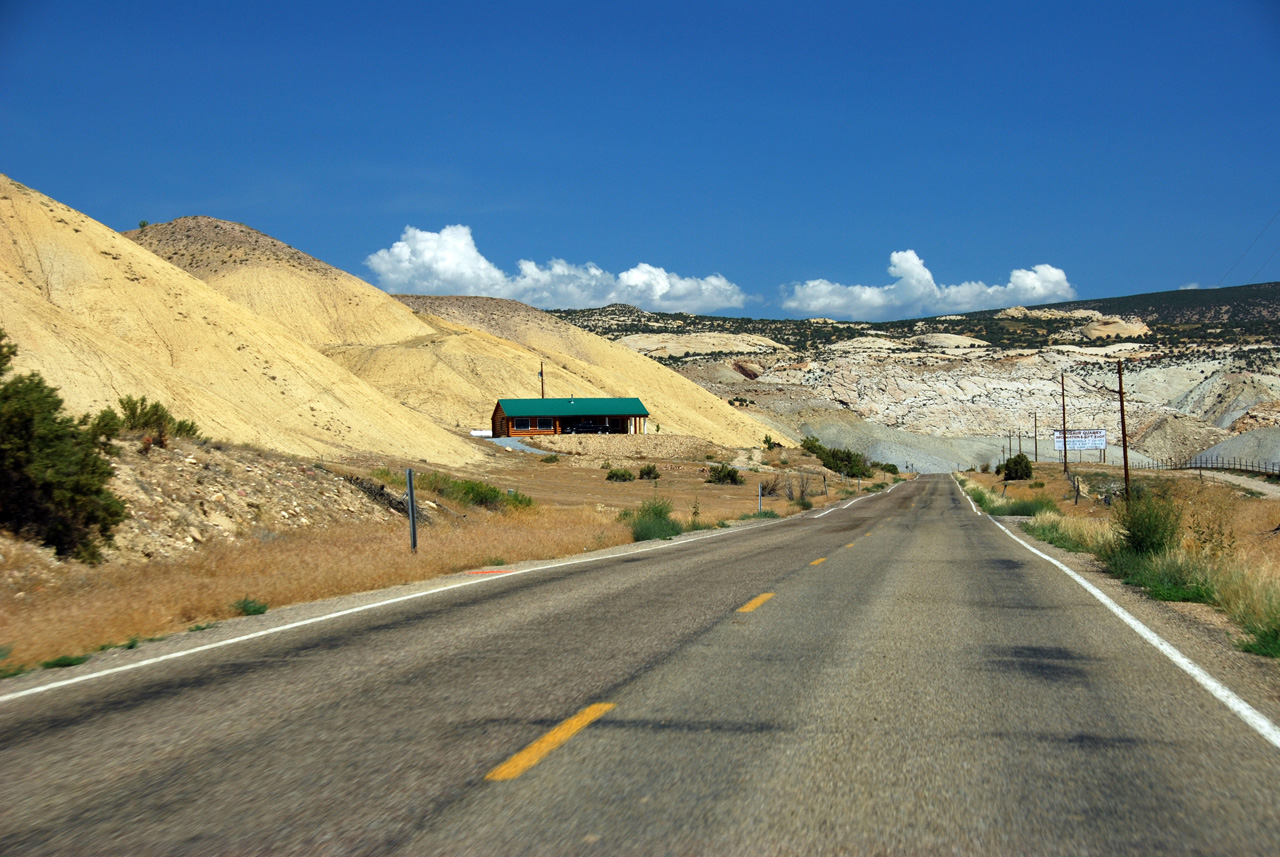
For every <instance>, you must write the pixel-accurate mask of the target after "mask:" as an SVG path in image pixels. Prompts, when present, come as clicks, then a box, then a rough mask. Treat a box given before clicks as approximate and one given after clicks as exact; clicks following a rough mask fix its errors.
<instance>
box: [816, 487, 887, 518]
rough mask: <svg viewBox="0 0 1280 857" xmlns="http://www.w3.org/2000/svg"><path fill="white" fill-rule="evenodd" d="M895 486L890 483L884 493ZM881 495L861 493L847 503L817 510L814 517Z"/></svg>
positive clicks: (881, 495)
mask: <svg viewBox="0 0 1280 857" xmlns="http://www.w3.org/2000/svg"><path fill="white" fill-rule="evenodd" d="M898 484H901V483H898ZM897 487H898V485H891V486H890V487H889V488H887V489H886V490H885V492H884V493H885V494H888V493H889V492H890V491H892V490H893V489H894V488H897ZM883 496H884V495H883V494H863V495H862V496H861V497H854V498H853V499H852V500H850V501H849V502H848V503H845V504H844V505H843V506H832V507H831V508H830V509H825V510H823V511H821V512H819V513H818V514H816V515H814V517H815V518H821V517H822V516H823V515H830V514H831V513H832V512H835V511H838V510H840V509H848V508H849V507H850V506H852V505H853V504H854V503H856V502H858V501H859V500H865V499H867V498H868V497H883Z"/></svg>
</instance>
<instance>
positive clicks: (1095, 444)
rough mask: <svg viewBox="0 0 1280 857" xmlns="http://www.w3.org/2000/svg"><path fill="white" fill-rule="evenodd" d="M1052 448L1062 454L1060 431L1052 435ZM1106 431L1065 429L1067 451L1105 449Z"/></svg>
mask: <svg viewBox="0 0 1280 857" xmlns="http://www.w3.org/2000/svg"><path fill="white" fill-rule="evenodd" d="M1053 448H1054V449H1056V450H1058V452H1062V431H1061V429H1059V430H1056V431H1054V433H1053ZM1106 448H1107V430H1106V429H1067V449H1106Z"/></svg>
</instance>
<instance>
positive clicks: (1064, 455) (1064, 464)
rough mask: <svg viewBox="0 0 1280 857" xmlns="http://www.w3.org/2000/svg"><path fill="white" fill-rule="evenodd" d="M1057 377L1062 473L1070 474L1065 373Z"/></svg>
mask: <svg viewBox="0 0 1280 857" xmlns="http://www.w3.org/2000/svg"><path fill="white" fill-rule="evenodd" d="M1058 377H1059V380H1060V382H1061V384H1062V472H1063V473H1070V472H1071V471H1070V470H1069V469H1068V468H1067V373H1066V372H1062V373H1061V374H1060V375H1059V376H1058Z"/></svg>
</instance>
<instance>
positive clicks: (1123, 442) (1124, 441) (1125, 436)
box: [1116, 357, 1129, 503]
mask: <svg viewBox="0 0 1280 857" xmlns="http://www.w3.org/2000/svg"><path fill="white" fill-rule="evenodd" d="M1116 373H1117V375H1118V376H1119V378H1120V448H1121V449H1122V450H1124V500H1125V502H1126V503H1127V502H1129V432H1128V430H1127V429H1126V428H1125V424H1124V358H1123V357H1121V358H1120V359H1119V360H1117V361H1116Z"/></svg>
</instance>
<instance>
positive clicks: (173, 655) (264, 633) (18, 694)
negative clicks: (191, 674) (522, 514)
mask: <svg viewBox="0 0 1280 857" xmlns="http://www.w3.org/2000/svg"><path fill="white" fill-rule="evenodd" d="M782 520H784V521H785V520H796V519H794V518H791V519H788V518H783V519H782ZM767 523H773V522H772V521H770V522H767ZM731 532H733V530H716V531H713V532H710V533H702V534H699V535H697V536H694V537H692V538H687V539H683V540H681V541H678V542H676V541H663V542H662V544H657V545H651V546H649V547H643V548H640V549H638V550H634V551H627V552H626V553H625V555H626V556H630V555H632V554H637V553H648V552H649V551H655V550H662V549H664V548H669V547H675V546H677V545H685V544H688V543H689V542H695V541H700V540H701V539H709V538H714V537H716V536H723V535H725V534H727V533H731ZM622 555H624V554H619V556H622ZM602 559H607V557H581V558H579V559H571V560H562V561H560V562H553V563H550V564H548V565H540V566H536V567H534V568H524V569H520V570H518V571H510V572H507V573H506V574H503V575H498V576H497V577H473V578H469V579H467V580H461V581H459V582H457V583H454V584H452V585H450V586H441V587H438V588H436V589H427V590H424V591H422V592H413V593H410V594H409V595H399V596H396V597H395V598H386V599H383V600H382V601H375V602H373V603H371V604H361V605H360V606H358V607H348V608H347V609H345V610H338V611H335V612H333V613H324V614H322V615H320V616H312V617H311V618H310V619H300V620H298V621H297V622H290V623H288V624H286V625H278V626H276V627H274V628H264V629H263V630H261V631H254V632H253V633H251V634H242V635H241V636H239V637H232V638H230V639H227V640H219V641H218V642H216V643H206V644H205V645H203V646H196V647H195V648H192V649H183V650H182V651H180V652H170V653H169V654H167V655H159V656H157V657H154V658H147V659H146V660H142V661H138V662H136V663H132V664H124V665H122V666H118V667H110V668H109V669H105V670H98V671H97V672H91V673H85V674H84V675H78V676H75V677H73V678H68V679H62V680H61V681H54V682H50V683H49V684H42V685H38V686H36V687H29V688H27V689H26V690H19V691H14V692H13V693H6V694H3V695H0V703H5V702H10V701H12V700H15V699H21V698H22V697H24V696H34V695H35V694H37V693H45V692H47V691H50V690H56V689H57V688H61V687H67V686H68V685H73V684H79V683H80V682H84V681H90V680H91V679H96V678H102V677H104V676H109V675H115V674H116V673H122V672H129V671H130V670H136V669H142V668H143V667H149V666H151V665H152V664H158V663H161V662H163V661H171V660H176V659H177V658H185V657H188V656H189V655H196V654H199V653H200V652H207V651H210V650H212V649H220V648H222V647H223V646H230V645H233V644H235V643H243V642H246V641H248V640H256V639H258V638H259V637H269V636H271V635H272V634H279V633H282V632H284V631H292V630H293V629H294V628H302V627H304V626H306V625H314V624H315V623H317V622H327V621H328V620H330V619H338V618H341V617H343V616H350V615H352V614H354V613H363V612H364V611H366V610H376V609H378V608H379V607H388V606H390V605H392V604H399V603H400V602H402V601H412V600H414V599H415V598H425V597H427V596H429V595H437V594H439V593H441V592H449V591H451V590H454V589H460V588H462V587H464V586H474V585H475V584H479V583H487V582H489V581H492V580H508V579H510V578H512V577H514V576H515V575H517V574H530V573H532V572H535V571H546V570H547V569H551V568H562V567H564V566H568V565H579V564H581V563H584V562H598V561H600V560H602ZM359 594H360V593H352V595H359Z"/></svg>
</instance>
